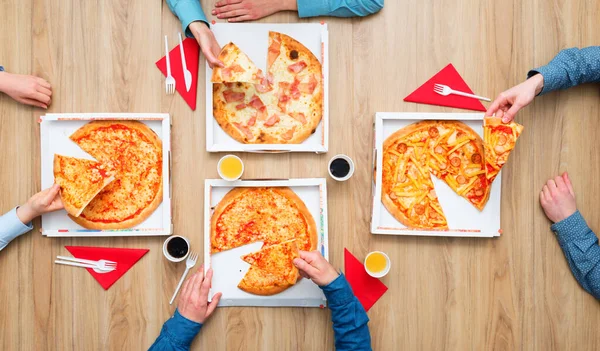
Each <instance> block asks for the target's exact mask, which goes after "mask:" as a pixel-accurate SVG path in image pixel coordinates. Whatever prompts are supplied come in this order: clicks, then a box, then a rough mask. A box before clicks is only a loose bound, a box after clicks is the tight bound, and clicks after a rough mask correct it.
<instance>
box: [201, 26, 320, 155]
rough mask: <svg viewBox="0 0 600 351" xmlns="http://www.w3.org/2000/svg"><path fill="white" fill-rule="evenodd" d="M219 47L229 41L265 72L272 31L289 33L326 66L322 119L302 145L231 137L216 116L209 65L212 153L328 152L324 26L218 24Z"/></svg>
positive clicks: (208, 130) (208, 143) (208, 129)
mask: <svg viewBox="0 0 600 351" xmlns="http://www.w3.org/2000/svg"><path fill="white" fill-rule="evenodd" d="M211 29H212V31H213V33H214V34H215V37H216V39H217V41H218V42H219V45H221V46H224V45H226V44H227V43H229V42H233V43H234V44H236V45H237V46H238V47H239V48H240V49H241V50H242V51H243V52H245V53H246V54H247V55H248V56H249V57H250V59H251V60H252V61H253V62H254V63H255V64H256V66H257V67H258V68H260V69H262V70H263V72H266V67H267V51H268V50H267V49H268V46H269V31H275V32H280V33H284V34H287V35H289V36H291V37H292V38H294V39H296V40H298V41H299V42H301V43H302V44H304V46H306V47H307V48H308V49H309V50H311V51H312V52H313V54H315V56H316V57H317V58H318V59H319V61H320V62H321V64H322V67H323V91H324V96H323V118H322V119H321V123H319V125H318V126H317V129H316V131H315V132H314V133H313V134H312V135H311V136H310V137H309V138H308V139H306V140H304V142H302V143H301V144H244V143H240V142H238V141H237V140H235V139H233V138H232V137H230V136H229V135H228V134H227V133H225V131H223V129H221V127H220V126H219V124H218V123H217V121H216V120H215V118H214V117H213V96H212V92H213V88H212V85H213V83H211V81H210V77H212V69H211V68H210V67H209V66H208V64H207V65H206V150H207V151H209V152H244V151H246V152H257V153H259V152H315V153H324V152H327V150H328V149H329V53H328V48H329V34H328V33H329V32H328V31H327V24H325V23H322V24H321V23H294V24H290V23H282V24H275V23H268V24H266V23H265V24H263V23H250V24H247V23H243V24H230V23H217V24H214V25H212V26H211Z"/></svg>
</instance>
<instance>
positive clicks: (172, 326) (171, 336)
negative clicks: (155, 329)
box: [149, 310, 202, 351]
mask: <svg viewBox="0 0 600 351" xmlns="http://www.w3.org/2000/svg"><path fill="white" fill-rule="evenodd" d="M201 328H202V324H200V323H196V322H194V321H191V320H189V319H187V318H185V317H183V316H182V315H181V314H179V311H178V310H175V314H173V317H171V318H169V320H167V321H166V322H165V324H163V327H162V330H161V331H160V335H159V336H158V338H157V339H156V341H155V342H154V344H152V346H150V349H149V350H154V351H164V350H167V351H187V350H189V349H190V345H191V344H192V341H193V340H194V338H195V337H196V335H197V334H198V332H199V331H200V329H201Z"/></svg>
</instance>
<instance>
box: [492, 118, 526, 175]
mask: <svg viewBox="0 0 600 351" xmlns="http://www.w3.org/2000/svg"><path fill="white" fill-rule="evenodd" d="M523 128H524V127H523V126H522V125H520V124H518V123H516V122H514V121H511V122H510V123H506V124H504V123H502V119H501V118H499V117H485V118H484V119H483V143H484V147H485V176H486V178H487V179H488V180H489V182H490V183H491V182H492V181H494V179H495V178H496V176H497V175H498V173H499V172H500V169H501V168H502V166H504V164H505V163H506V161H508V156H509V155H510V152H511V151H512V149H514V148H515V145H516V143H517V138H519V136H520V135H521V132H523Z"/></svg>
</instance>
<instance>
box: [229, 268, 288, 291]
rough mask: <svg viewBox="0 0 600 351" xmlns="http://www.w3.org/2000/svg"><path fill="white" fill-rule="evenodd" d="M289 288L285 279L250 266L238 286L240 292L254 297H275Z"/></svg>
mask: <svg viewBox="0 0 600 351" xmlns="http://www.w3.org/2000/svg"><path fill="white" fill-rule="evenodd" d="M289 287H290V283H288V282H287V281H286V280H285V279H283V278H281V277H277V276H275V275H273V274H271V273H269V272H267V271H264V270H262V269H260V268H258V267H256V266H250V269H248V272H247V273H246V275H245V276H244V278H243V279H242V281H240V283H239V284H238V288H240V289H241V290H243V291H245V292H247V293H250V294H254V295H263V296H266V295H275V294H278V293H280V292H282V291H284V290H285V289H287V288H289Z"/></svg>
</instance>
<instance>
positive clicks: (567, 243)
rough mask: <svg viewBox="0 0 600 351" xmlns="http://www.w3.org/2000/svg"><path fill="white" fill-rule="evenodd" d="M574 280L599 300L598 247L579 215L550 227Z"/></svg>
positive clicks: (599, 270)
mask: <svg viewBox="0 0 600 351" xmlns="http://www.w3.org/2000/svg"><path fill="white" fill-rule="evenodd" d="M552 231H553V232H554V233H556V237H557V239H558V242H559V244H560V247H561V248H562V250H563V252H564V254H565V257H566V258H567V262H568V263H569V267H570V268H571V271H572V272H573V275H574V276H575V279H577V281H578V282H579V284H581V286H582V287H583V288H584V289H585V290H586V291H587V292H589V293H590V294H592V295H593V296H594V297H595V298H597V299H600V246H598V238H597V237H596V234H594V232H593V231H592V230H591V229H590V228H589V227H588V225H587V223H586V222H585V220H584V219H583V217H582V216H581V214H580V213H579V211H577V212H575V213H574V214H572V215H571V216H570V217H568V218H566V219H564V220H562V221H560V222H558V223H555V224H554V225H552Z"/></svg>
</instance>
